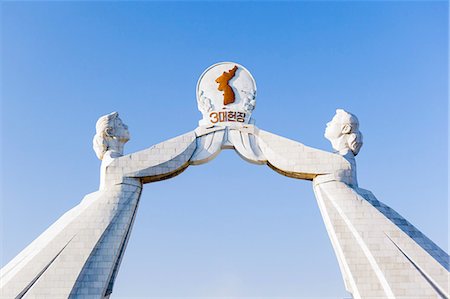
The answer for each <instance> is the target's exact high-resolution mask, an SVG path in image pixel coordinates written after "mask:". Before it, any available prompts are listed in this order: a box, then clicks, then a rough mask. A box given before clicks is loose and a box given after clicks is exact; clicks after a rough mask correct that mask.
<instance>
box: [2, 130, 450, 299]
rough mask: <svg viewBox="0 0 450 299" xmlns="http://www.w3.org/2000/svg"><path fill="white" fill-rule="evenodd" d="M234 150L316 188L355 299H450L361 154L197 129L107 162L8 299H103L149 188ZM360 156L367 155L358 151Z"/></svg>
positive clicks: (443, 257) (8, 277)
mask: <svg viewBox="0 0 450 299" xmlns="http://www.w3.org/2000/svg"><path fill="white" fill-rule="evenodd" d="M230 148H232V149H235V150H236V151H237V152H238V154H239V155H240V156H241V157H242V158H243V159H245V160H246V161H249V162H252V163H256V164H267V165H269V166H270V167H271V168H272V169H274V170H276V171H277V172H279V173H281V174H283V175H286V176H289V177H294V178H298V179H307V180H313V186H314V192H315V194H316V198H317V202H318V205H319V208H320V211H321V213H322V216H323V219H324V222H325V226H326V228H327V231H328V234H329V237H330V240H331V242H332V244H333V248H334V250H335V252H336V256H337V259H338V262H339V265H340V268H341V271H342V274H343V278H344V283H345V286H346V288H347V290H349V291H350V292H351V293H352V295H353V297H354V298H405V299H406V298H408V299H414V298H424V299H425V298H446V296H447V297H448V287H449V271H448V263H449V257H448V255H447V254H446V253H445V252H444V251H442V250H441V249H440V248H439V247H438V246H436V245H435V244H434V243H433V242H432V241H430V240H429V239H428V238H426V236H424V235H423V234H422V233H421V232H420V231H418V230H417V229H416V228H414V226H412V225H411V224H410V223H409V222H407V221H406V220H405V219H403V218H402V217H401V216H400V215H399V214H398V213H396V212H395V211H394V210H392V209H391V208H389V207H388V206H386V205H384V204H382V203H381V202H379V201H378V200H377V199H376V198H375V197H374V196H373V194H372V193H370V192H369V191H367V190H364V189H360V188H359V187H358V184H357V180H356V163H355V159H354V155H353V153H354V152H357V151H356V150H355V151H347V150H346V149H345V148H340V150H339V152H340V153H341V154H340V155H339V154H332V153H328V152H325V151H321V150H317V149H314V148H311V147H307V146H305V145H303V144H301V143H298V142H295V141H293V140H289V139H287V138H283V137H280V136H277V135H274V134H272V133H269V132H266V131H263V130H259V129H258V128H256V127H255V126H253V125H251V124H244V125H236V124H233V126H225V127H223V126H222V127H218V126H213V127H199V128H197V129H196V130H195V131H192V132H189V133H187V134H185V135H181V136H179V137H176V138H173V139H170V140H168V141H165V142H163V143H160V144H158V145H155V146H153V147H151V148H149V149H146V150H143V151H140V152H137V153H133V154H130V155H125V156H120V157H118V156H114V155H113V153H111V152H106V153H105V154H104V156H103V162H102V168H101V183H100V190H99V191H97V192H94V193H92V194H89V195H87V196H86V197H85V198H84V199H83V200H82V202H81V203H80V204H79V205H78V206H76V207H75V208H73V209H72V210H70V211H68V212H67V213H66V214H64V215H63V216H62V217H61V218H60V219H59V220H58V221H57V222H55V223H54V224H53V225H52V226H51V227H50V228H49V229H48V230H46V231H45V232H44V233H43V234H42V235H41V236H40V237H38V238H37V239H36V240H35V241H33V242H32V243H31V244H30V245H29V246H28V247H27V248H25V249H24V250H23V251H22V252H21V253H20V254H19V255H18V256H17V257H16V258H14V259H13V260H12V261H11V262H10V263H9V264H7V265H6V266H5V267H4V268H3V269H2V270H1V280H0V295H1V298H16V297H20V296H22V295H23V297H24V298H68V297H70V298H102V297H103V296H108V295H109V294H110V293H111V292H112V288H113V284H114V279H115V277H116V275H117V272H118V269H119V266H120V261H121V259H122V257H123V253H124V251H125V248H126V244H127V241H128V239H129V237H130V232H131V227H132V224H133V221H134V217H135V215H136V210H137V207H138V203H139V197H140V194H141V190H142V184H144V183H150V182H154V181H159V180H163V179H168V178H171V177H173V176H176V175H177V174H179V173H181V172H182V171H183V170H184V169H185V168H186V167H188V165H190V164H192V165H198V164H202V163H206V162H208V161H210V160H211V159H213V158H214V157H215V156H216V155H217V154H219V153H220V151H221V150H222V149H230ZM356 149H358V150H359V148H356Z"/></svg>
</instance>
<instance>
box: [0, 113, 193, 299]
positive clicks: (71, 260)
mask: <svg viewBox="0 0 450 299" xmlns="http://www.w3.org/2000/svg"><path fill="white" fill-rule="evenodd" d="M129 138H130V136H129V132H128V127H127V126H126V125H125V124H124V123H123V122H122V120H121V119H120V118H119V115H118V113H117V112H114V113H111V114H108V115H105V116H102V117H100V118H99V120H98V121H97V124H96V135H95V137H94V140H93V146H94V150H95V153H96V154H97V157H98V158H99V159H101V160H102V164H101V173H100V188H99V190H98V191H96V192H94V193H91V194H88V195H86V196H85V197H84V199H83V200H82V201H81V203H80V204H79V205H77V206H76V207H74V208H72V209H71V210H69V211H68V212H66V213H65V214H64V215H63V216H62V217H61V218H60V219H58V220H57V221H56V222H55V223H54V224H53V225H52V226H50V227H49V228H48V229H47V230H46V231H45V232H44V233H43V234H42V235H40V236H39V237H38V238H37V239H36V240H34V241H33V242H32V243H31V244H30V245H29V246H28V247H26V248H25V249H24V250H23V251H22V252H21V253H20V254H19V255H17V256H16V257H15V258H14V259H13V260H12V261H11V262H9V263H8V264H7V265H6V266H5V267H4V268H2V270H1V274H0V275H1V276H0V294H1V295H2V296H1V297H2V298H22V297H24V298H26V297H33V298H79V297H82V298H108V297H109V295H110V294H111V292H112V288H113V285H114V280H115V278H116V275H117V271H118V269H119V266H120V262H121V259H122V257H123V253H124V251H125V248H126V245H127V242H128V239H129V237H130V233H131V228H132V226H133V221H134V219H135V216H136V211H137V207H138V204H139V198H140V195H141V191H142V185H143V184H144V183H149V182H153V181H156V180H162V179H165V178H169V177H172V176H175V175H177V174H179V173H181V172H182V171H183V170H184V169H185V168H186V167H187V166H188V163H189V159H190V158H191V156H192V153H193V152H194V150H195V146H196V143H195V139H196V137H195V133H193V132H191V133H187V134H185V135H182V136H179V137H176V138H173V139H171V140H168V141H166V142H164V146H162V144H158V145H155V146H153V147H151V148H149V149H146V150H143V151H140V152H137V153H133V154H129V155H125V156H123V147H124V144H125V143H126V142H127V141H128V140H129Z"/></svg>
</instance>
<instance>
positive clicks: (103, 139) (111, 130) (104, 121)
mask: <svg viewBox="0 0 450 299" xmlns="http://www.w3.org/2000/svg"><path fill="white" fill-rule="evenodd" d="M95 130H96V133H95V136H94V139H93V141H92V144H93V148H94V151H95V154H96V155H97V157H98V158H99V159H100V160H102V159H103V155H104V154H105V153H106V152H107V151H109V150H111V151H114V152H115V153H116V154H119V155H122V153H123V145H124V144H125V143H126V142H127V141H128V140H130V133H129V132H128V127H127V126H126V125H125V124H124V123H123V122H122V120H121V119H120V118H119V113H117V112H113V113H110V114H107V115H104V116H102V117H100V118H99V119H98V120H97V123H96V125H95Z"/></svg>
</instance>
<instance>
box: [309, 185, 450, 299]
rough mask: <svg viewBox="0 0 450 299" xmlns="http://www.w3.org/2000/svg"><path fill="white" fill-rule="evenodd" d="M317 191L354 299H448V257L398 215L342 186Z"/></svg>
mask: <svg viewBox="0 0 450 299" xmlns="http://www.w3.org/2000/svg"><path fill="white" fill-rule="evenodd" d="M314 192H315V194H316V198H317V202H318V205H319V208H320V211H321V213H322V217H323V219H324V222H325V226H326V228H327V231H328V234H329V236H330V239H331V241H332V244H333V247H334V250H335V252H336V255H337V257H338V260H339V265H340V267H341V272H342V274H343V277H344V281H345V285H346V288H347V290H348V291H349V292H351V293H352V294H353V296H354V298H405V299H406V298H423V299H426V298H445V297H442V294H444V296H447V297H448V290H449V278H450V276H449V272H448V255H447V254H446V253H445V252H443V251H442V250H441V249H440V248H439V247H437V245H435V244H434V243H433V242H431V241H430V240H429V239H428V238H426V237H425V238H424V236H423V234H422V233H420V232H419V231H418V230H417V229H416V228H414V227H413V226H412V225H411V224H409V223H408V222H407V221H406V220H405V219H404V218H402V217H401V216H400V215H399V214H398V213H396V212H395V211H394V210H392V209H391V208H389V207H387V206H386V205H384V204H382V203H380V202H379V201H378V200H376V198H375V197H374V196H373V194H372V193H370V192H369V191H367V190H363V189H360V188H354V189H352V188H350V187H349V186H348V185H346V184H345V183H342V182H337V181H334V182H327V183H321V184H315V185H314ZM446 267H447V268H446ZM440 293H441V295H440Z"/></svg>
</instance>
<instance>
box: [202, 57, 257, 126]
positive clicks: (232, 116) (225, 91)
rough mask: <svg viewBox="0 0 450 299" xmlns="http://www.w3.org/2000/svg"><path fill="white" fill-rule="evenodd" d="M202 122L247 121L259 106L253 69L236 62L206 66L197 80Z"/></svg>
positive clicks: (228, 122) (225, 123)
mask: <svg viewBox="0 0 450 299" xmlns="http://www.w3.org/2000/svg"><path fill="white" fill-rule="evenodd" d="M197 104H198V109H199V110H200V112H201V113H202V115H203V119H202V120H201V121H200V125H230V124H231V123H248V122H249V121H250V116H251V113H252V111H253V109H255V106H256V83H255V80H254V79H253V77H252V75H251V74H250V72H249V71H248V70H247V69H246V68H244V67H243V66H242V65H240V64H238V63H234V62H221V63H217V64H214V65H212V66H210V67H209V68H207V69H206V71H204V72H203V74H202V75H201V76H200V79H199V80H198V83H197Z"/></svg>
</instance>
